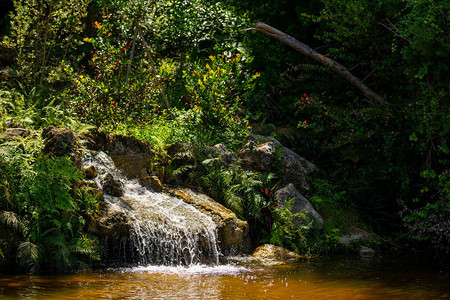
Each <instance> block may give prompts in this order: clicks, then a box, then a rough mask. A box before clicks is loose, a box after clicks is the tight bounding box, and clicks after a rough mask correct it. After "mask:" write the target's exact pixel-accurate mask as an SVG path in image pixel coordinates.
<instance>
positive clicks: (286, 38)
mask: <svg viewBox="0 0 450 300" xmlns="http://www.w3.org/2000/svg"><path fill="white" fill-rule="evenodd" d="M249 30H256V31H259V32H261V33H263V34H265V35H268V36H270V37H273V38H275V39H277V40H279V41H280V42H283V43H285V44H286V45H289V46H291V47H292V48H294V49H295V50H297V51H298V52H300V53H302V54H304V55H306V56H308V57H311V58H313V59H315V60H317V61H318V62H320V63H321V64H323V65H325V66H326V67H328V68H330V69H331V70H333V71H335V72H337V73H338V74H339V75H341V76H342V77H344V78H345V79H346V80H347V81H349V82H350V83H351V84H352V85H353V86H355V87H356V88H357V89H359V90H360V91H361V92H362V93H363V94H364V96H366V97H367V98H368V99H369V100H370V101H371V103H372V104H374V102H377V103H378V104H381V105H384V104H386V101H385V100H384V99H383V97H381V96H380V95H378V94H377V93H375V92H374V91H372V90H371V89H370V88H368V87H367V86H366V85H365V84H364V83H363V82H362V81H361V80H359V79H358V78H357V77H355V76H354V75H353V74H352V73H350V72H349V71H348V70H347V69H346V68H345V67H344V66H342V65H341V64H339V63H338V62H337V61H334V60H332V59H331V58H328V57H326V56H324V55H322V54H320V53H318V52H316V51H314V50H313V49H312V48H311V47H309V46H308V45H306V44H304V43H302V42H300V41H298V40H296V39H295V38H293V37H291V36H290V35H288V34H286V33H284V32H281V31H279V30H278V29H276V28H273V27H271V26H269V25H267V24H264V23H261V22H259V23H257V24H256V25H255V27H252V28H249Z"/></svg>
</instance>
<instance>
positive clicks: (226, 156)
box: [210, 144, 234, 165]
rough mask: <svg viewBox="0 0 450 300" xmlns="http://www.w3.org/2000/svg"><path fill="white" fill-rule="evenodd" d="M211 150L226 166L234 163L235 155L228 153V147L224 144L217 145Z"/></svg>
mask: <svg viewBox="0 0 450 300" xmlns="http://www.w3.org/2000/svg"><path fill="white" fill-rule="evenodd" d="M210 149H211V151H212V152H213V154H214V155H215V157H220V159H221V160H222V162H223V163H224V164H225V165H229V164H231V163H232V162H233V161H234V157H233V154H232V153H231V152H230V151H228V149H227V147H226V146H225V145H224V144H216V145H214V146H212V147H210Z"/></svg>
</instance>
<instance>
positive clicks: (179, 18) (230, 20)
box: [144, 0, 245, 55]
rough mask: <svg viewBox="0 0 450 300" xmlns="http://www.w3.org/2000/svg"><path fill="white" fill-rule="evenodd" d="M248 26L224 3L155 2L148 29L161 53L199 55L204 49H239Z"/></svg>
mask: <svg viewBox="0 0 450 300" xmlns="http://www.w3.org/2000/svg"><path fill="white" fill-rule="evenodd" d="M244 24H245V21H244V19H243V18H242V17H241V16H240V15H239V14H237V13H233V11H232V8H229V7H227V6H226V5H225V4H224V3H221V2H220V1H219V2H211V1H205V0H193V1H187V0H181V1H155V3H154V6H153V10H152V12H151V13H149V14H148V18H147V20H146V22H145V23H144V26H146V27H148V28H149V29H150V30H151V32H152V36H153V40H155V44H156V45H157V47H158V48H159V50H162V51H180V52H187V53H194V54H195V55H198V54H199V52H200V53H201V51H202V49H206V51H210V50H211V49H213V48H216V49H217V48H218V49H219V50H226V49H230V48H235V47H236V46H237V44H238V39H237V38H236V37H238V36H240V35H242V33H240V32H239V31H240V29H243V28H244ZM194 51H195V52H194ZM206 51H204V52H206ZM209 53H210V52H206V54H207V55H208V54H209Z"/></svg>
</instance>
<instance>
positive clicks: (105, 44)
mask: <svg viewBox="0 0 450 300" xmlns="http://www.w3.org/2000/svg"><path fill="white" fill-rule="evenodd" d="M109 19H110V16H109V15H108V16H106V15H105V16H104V18H103V22H102V23H99V22H97V21H96V22H95V27H96V29H97V38H85V39H84V41H86V42H89V43H91V44H92V45H93V46H94V51H95V52H94V51H93V56H92V58H91V60H90V65H91V67H92V69H93V73H94V76H92V77H91V76H90V75H89V74H88V73H84V74H81V75H75V74H74V73H73V70H72V68H71V67H70V66H65V68H64V70H65V71H66V72H67V73H69V74H72V75H73V76H74V77H75V78H74V88H73V90H71V91H69V92H67V95H66V98H67V103H66V107H67V109H69V110H70V111H71V112H73V114H75V115H76V116H77V117H78V119H79V120H81V121H83V122H87V123H91V124H94V125H95V126H96V127H97V128H99V127H103V128H105V127H108V126H111V127H113V128H115V127H117V126H118V125H119V124H120V123H136V124H139V123H141V122H142V121H145V120H147V119H149V118H150V116H151V114H152V113H153V112H154V111H155V109H157V105H155V99H157V98H158V96H157V95H158V94H159V92H160V90H159V87H158V86H157V83H156V81H155V80H154V78H153V75H150V73H148V72H149V71H145V69H144V68H139V69H138V70H136V71H135V72H133V74H131V76H130V77H129V78H128V80H127V78H126V73H127V72H126V68H127V66H128V64H129V63H131V62H130V61H128V49H129V47H130V46H131V45H130V44H128V45H126V44H123V43H122V44H123V45H116V44H115V43H114V42H113V40H112V38H111V31H112V30H113V24H112V23H111V22H110V21H109Z"/></svg>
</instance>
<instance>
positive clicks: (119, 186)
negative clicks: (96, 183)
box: [102, 173, 124, 197]
mask: <svg viewBox="0 0 450 300" xmlns="http://www.w3.org/2000/svg"><path fill="white" fill-rule="evenodd" d="M102 185H103V192H105V193H106V194H109V195H111V196H115V197H122V196H123V193H124V191H123V183H122V182H120V180H116V179H114V177H113V176H112V175H111V174H109V173H108V174H106V176H105V178H104V179H103V182H102Z"/></svg>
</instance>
